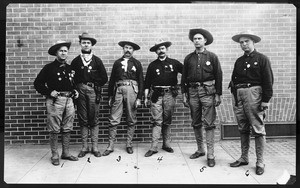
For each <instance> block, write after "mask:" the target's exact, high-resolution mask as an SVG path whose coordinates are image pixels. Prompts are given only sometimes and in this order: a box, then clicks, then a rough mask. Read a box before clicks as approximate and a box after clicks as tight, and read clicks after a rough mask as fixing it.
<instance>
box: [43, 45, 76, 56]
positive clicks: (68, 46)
mask: <svg viewBox="0 0 300 188" xmlns="http://www.w3.org/2000/svg"><path fill="white" fill-rule="evenodd" d="M62 46H66V47H67V48H68V49H70V46H71V42H64V43H59V44H54V45H53V46H51V47H50V48H49V50H48V53H49V54H50V55H53V56H56V52H57V50H58V49H59V48H60V47H62Z"/></svg>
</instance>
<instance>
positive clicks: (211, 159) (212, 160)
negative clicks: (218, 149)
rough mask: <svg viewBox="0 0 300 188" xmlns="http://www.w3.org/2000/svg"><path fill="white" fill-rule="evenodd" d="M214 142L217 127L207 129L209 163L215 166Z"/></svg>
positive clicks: (210, 165)
mask: <svg viewBox="0 0 300 188" xmlns="http://www.w3.org/2000/svg"><path fill="white" fill-rule="evenodd" d="M214 143H215V129H209V130H206V145H207V165H208V166H209V167H214V166H215V164H216V163H215V156H214Z"/></svg>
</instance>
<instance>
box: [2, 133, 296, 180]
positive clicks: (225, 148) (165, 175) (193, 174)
mask: <svg viewBox="0 0 300 188" xmlns="http://www.w3.org/2000/svg"><path fill="white" fill-rule="evenodd" d="M106 146H107V144H99V149H100V151H101V152H104V150H105V148H106ZM160 146H161V143H160ZM171 146H172V148H173V149H174V153H167V152H166V151H164V150H162V149H161V148H160V149H159V150H158V153H157V154H154V155H152V156H151V157H144V154H145V153H146V152H147V151H148V149H149V147H150V143H134V148H133V149H134V153H133V154H127V153H126V151H125V143H118V144H116V146H115V151H114V152H113V153H111V154H110V155H109V156H102V157H99V158H96V157H94V156H93V155H91V154H90V153H89V154H87V155H86V156H85V157H83V158H80V159H79V161H75V162H74V161H67V160H60V165H59V166H53V165H52V164H51V163H50V157H51V152H50V146H49V145H7V146H5V148H4V149H5V151H4V182H6V183H7V184H8V186H9V184H153V185H154V184H159V185H168V184H177V185H178V184H213V185H215V184H217V185H220V184H243V185H261V184H263V185H266V184H271V185H276V184H277V181H278V179H280V178H281V177H282V176H283V174H285V173H288V174H289V175H295V176H296V139H295V138H288V139H267V144H266V151H265V164H266V168H265V173H264V174H263V175H256V174H255V162H256V156H255V147H254V140H253V139H251V145H250V152H249V158H250V161H249V164H248V165H247V166H242V167H238V168H232V167H230V166H229V163H231V162H234V161H235V160H236V159H238V158H239V156H240V141H239V140H222V141H219V142H217V143H215V159H216V166H215V167H213V168H211V167H208V166H207V160H206V156H203V157H200V158H197V159H190V158H189V156H190V155H191V154H192V153H194V151H195V149H196V143H193V142H188V143H186V142H180V143H174V142H172V143H171ZM80 148H81V146H80V145H71V146H70V152H71V154H73V155H76V156H77V154H78V153H79V151H80ZM59 152H60V153H61V147H60V148H59Z"/></svg>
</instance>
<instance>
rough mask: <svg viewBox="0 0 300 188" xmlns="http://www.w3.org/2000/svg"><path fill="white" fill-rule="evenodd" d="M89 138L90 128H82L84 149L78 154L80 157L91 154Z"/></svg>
mask: <svg viewBox="0 0 300 188" xmlns="http://www.w3.org/2000/svg"><path fill="white" fill-rule="evenodd" d="M88 136H89V128H88V127H87V126H81V142H82V148H81V151H80V152H79V154H78V157H80V158H81V157H84V156H85V154H87V153H88V152H89V147H88Z"/></svg>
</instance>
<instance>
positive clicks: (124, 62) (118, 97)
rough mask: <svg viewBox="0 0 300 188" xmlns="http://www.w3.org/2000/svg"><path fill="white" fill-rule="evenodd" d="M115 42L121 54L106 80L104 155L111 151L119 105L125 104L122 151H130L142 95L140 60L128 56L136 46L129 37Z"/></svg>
mask: <svg viewBox="0 0 300 188" xmlns="http://www.w3.org/2000/svg"><path fill="white" fill-rule="evenodd" d="M118 44H119V46H121V47H123V53H124V55H123V56H122V57H121V58H120V59H118V60H116V61H115V62H114V64H113V67H112V72H111V76H110V80H109V84H108V97H109V100H108V105H109V106H110V107H111V111H110V116H109V118H108V120H109V128H108V131H109V133H108V139H109V145H108V147H107V149H106V150H105V151H104V153H103V155H104V156H106V155H109V154H110V153H111V152H113V151H114V142H115V140H116V135H117V126H118V125H119V124H120V122H121V118H122V114H123V105H125V108H126V116H127V117H126V121H127V143H126V151H127V153H129V154H132V153H133V149H132V139H133V135H134V131H135V124H136V122H137V118H136V113H137V107H138V106H140V105H141V99H142V95H143V87H144V77H143V67H142V64H141V62H140V61H138V60H137V59H135V58H134V57H133V56H132V55H133V52H134V51H135V50H139V49H140V47H139V46H138V45H137V44H135V43H133V42H130V41H120V42H119V43H118Z"/></svg>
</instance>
